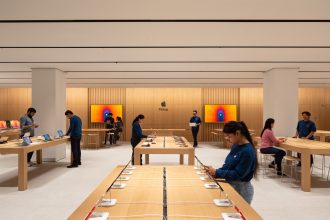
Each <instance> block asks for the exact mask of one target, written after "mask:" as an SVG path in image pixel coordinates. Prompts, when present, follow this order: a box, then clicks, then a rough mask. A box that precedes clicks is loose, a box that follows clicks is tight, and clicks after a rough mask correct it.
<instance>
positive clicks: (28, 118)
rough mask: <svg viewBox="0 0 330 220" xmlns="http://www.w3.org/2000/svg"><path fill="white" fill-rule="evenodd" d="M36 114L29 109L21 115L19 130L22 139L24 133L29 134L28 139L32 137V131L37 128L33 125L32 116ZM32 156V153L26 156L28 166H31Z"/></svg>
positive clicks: (32, 109) (33, 110)
mask: <svg viewBox="0 0 330 220" xmlns="http://www.w3.org/2000/svg"><path fill="white" fill-rule="evenodd" d="M36 113H37V111H36V110H35V109H34V108H29V109H28V110H27V112H26V114H25V115H23V116H22V117H21V118H20V119H19V121H20V128H21V135H20V137H21V138H22V137H23V136H24V135H25V133H28V132H29V133H30V137H33V136H34V129H35V128H37V127H38V126H39V125H37V124H35V123H34V120H33V116H34V115H35V114H36ZM32 156H33V152H30V153H28V155H27V162H28V163H29V165H32V163H31V158H32Z"/></svg>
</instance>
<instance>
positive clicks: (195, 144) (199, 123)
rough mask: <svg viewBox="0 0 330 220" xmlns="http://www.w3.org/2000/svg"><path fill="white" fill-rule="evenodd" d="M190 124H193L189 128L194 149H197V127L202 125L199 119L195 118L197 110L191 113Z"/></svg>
mask: <svg viewBox="0 0 330 220" xmlns="http://www.w3.org/2000/svg"><path fill="white" fill-rule="evenodd" d="M190 123H195V125H194V126H191V132H192V135H193V137H194V147H197V146H198V142H197V136H198V131H199V126H200V125H201V123H202V120H201V118H200V117H199V116H197V110H194V111H193V116H192V117H191V119H190Z"/></svg>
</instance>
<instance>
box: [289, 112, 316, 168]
mask: <svg viewBox="0 0 330 220" xmlns="http://www.w3.org/2000/svg"><path fill="white" fill-rule="evenodd" d="M301 115H302V117H303V120H300V121H299V122H298V125H297V130H296V135H295V136H294V137H295V138H297V137H299V138H302V139H309V140H314V133H315V132H316V125H315V123H314V122H313V121H311V120H310V117H311V115H312V114H311V113H310V112H307V111H305V112H302V113H301ZM300 156H301V155H300V153H298V157H299V158H300ZM311 164H313V155H311ZM298 165H301V164H300V162H299V164H298Z"/></svg>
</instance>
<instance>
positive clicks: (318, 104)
mask: <svg viewBox="0 0 330 220" xmlns="http://www.w3.org/2000/svg"><path fill="white" fill-rule="evenodd" d="M66 101H67V109H71V110H72V111H73V112H74V113H75V114H77V115H79V116H80V117H81V118H82V121H83V127H84V128H87V127H92V128H95V127H101V126H103V125H102V124H90V123H89V117H90V116H89V105H90V104H104V103H107V104H123V113H124V123H125V127H126V128H127V129H126V132H124V133H125V137H124V138H125V139H126V140H128V139H129V137H130V133H131V122H132V120H133V117H135V116H136V115H137V114H140V113H143V114H144V115H145V116H146V120H145V122H144V124H143V127H144V128H186V129H187V128H188V126H187V125H188V124H187V123H188V120H189V118H190V116H191V111H192V109H197V110H198V112H199V115H201V116H202V117H203V115H204V113H203V105H204V104H219V103H221V104H238V105H239V113H240V118H239V119H240V120H243V121H245V122H246V123H247V125H248V127H249V128H251V129H255V130H256V134H257V135H258V134H259V133H260V131H261V129H262V126H263V121H262V88H145V89H143V88H128V89H125V88H68V89H67V100H66ZM162 101H166V104H167V108H168V109H169V111H159V107H160V103H161V102H162ZM30 105H31V88H1V89H0V120H5V119H18V118H19V117H20V116H21V115H23V114H25V112H26V110H27V108H28V107H30ZM305 110H306V111H310V112H311V113H312V120H314V121H315V122H316V125H317V128H318V129H322V130H330V123H329V121H330V114H329V112H330V89H329V88H300V89H299V112H302V111H305ZM220 126H221V124H203V126H202V127H201V132H200V138H201V140H203V141H212V140H215V138H214V137H213V136H212V134H211V131H213V129H214V128H218V127H220ZM293 133H294V131H293ZM184 135H185V136H186V137H188V138H189V139H190V140H191V134H190V131H187V132H185V133H184Z"/></svg>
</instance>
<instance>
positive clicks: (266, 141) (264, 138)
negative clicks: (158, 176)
mask: <svg viewBox="0 0 330 220" xmlns="http://www.w3.org/2000/svg"><path fill="white" fill-rule="evenodd" d="M274 124H275V120H274V119H272V118H268V119H267V120H266V122H265V126H264V129H263V130H262V132H261V134H260V137H261V145H260V152H261V153H263V154H275V160H274V161H272V162H271V163H270V164H269V167H270V168H275V164H276V170H277V175H279V176H281V175H282V159H283V157H284V156H285V155H286V153H285V151H284V150H281V149H279V148H276V147H274V146H276V145H278V144H279V143H283V142H285V141H286V139H285V138H278V139H277V138H276V137H275V135H274V132H273V131H272V128H273V127H274Z"/></svg>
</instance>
